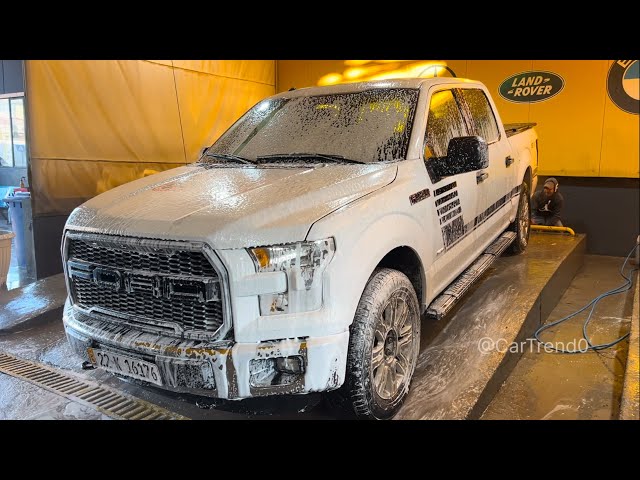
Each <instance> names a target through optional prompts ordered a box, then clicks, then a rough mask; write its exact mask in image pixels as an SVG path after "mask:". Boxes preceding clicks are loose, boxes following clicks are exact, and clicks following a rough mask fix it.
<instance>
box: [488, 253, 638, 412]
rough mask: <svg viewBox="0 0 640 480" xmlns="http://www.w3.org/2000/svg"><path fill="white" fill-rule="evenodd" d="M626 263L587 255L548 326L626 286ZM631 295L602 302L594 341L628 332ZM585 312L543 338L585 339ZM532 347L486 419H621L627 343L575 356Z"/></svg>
mask: <svg viewBox="0 0 640 480" xmlns="http://www.w3.org/2000/svg"><path fill="white" fill-rule="evenodd" d="M623 261H624V258H619V257H607V256H598V255H586V256H585V260H584V265H583V267H582V269H581V270H580V271H579V272H578V274H577V275H576V277H575V278H574V280H573V282H572V283H571V285H570V286H569V288H568V289H567V290H566V292H565V294H564V295H563V296H562V298H561V300H560V302H559V303H558V305H557V306H556V308H555V309H554V310H553V311H552V312H551V314H550V315H549V318H548V320H547V322H546V323H551V322H553V321H555V320H559V319H560V318H562V317H564V316H566V315H569V314H570V313H572V312H574V311H576V310H578V309H579V308H580V307H582V306H583V305H585V304H587V303H589V302H590V301H591V300H592V299H593V298H594V297H596V296H597V295H599V294H601V293H604V292H605V291H607V290H610V289H612V288H615V287H618V286H620V285H622V284H623V282H624V279H623V278H622V276H620V274H619V270H620V267H621V266H622V263H623ZM627 272H628V270H627ZM627 275H628V273H627ZM636 281H637V278H636ZM633 292H634V289H633V288H632V289H631V290H629V291H628V292H625V293H623V294H620V295H614V296H611V297H607V298H605V299H603V300H602V301H600V302H599V303H598V306H597V307H596V310H595V312H594V314H593V317H592V321H591V323H590V324H589V330H588V332H589V334H590V337H591V341H592V343H594V344H596V343H606V342H609V341H612V340H614V339H616V338H618V337H620V336H622V335H624V334H625V333H627V332H628V331H629V328H630V322H631V313H632V307H633ZM587 314H588V310H587V311H585V312H583V313H581V314H580V315H578V316H576V317H574V318H572V319H570V320H568V321H567V322H565V323H562V324H560V325H558V326H556V327H553V328H551V329H549V330H546V331H545V332H543V333H542V335H541V338H542V339H543V340H546V341H548V342H550V343H555V342H563V343H565V344H566V343H568V342H570V341H571V340H573V339H577V340H579V339H581V338H582V324H583V321H584V319H585V318H586V315H587ZM531 345H532V346H531V347H530V346H529V345H527V346H526V348H525V353H523V355H522V357H521V359H520V361H519V362H518V364H517V366H516V367H515V369H514V370H513V371H512V372H511V375H510V376H509V378H508V379H507V381H506V382H505V383H504V384H503V386H502V388H501V389H500V391H499V392H498V394H497V395H496V396H495V398H494V399H493V401H492V402H491V404H490V405H489V407H488V408H487V410H486V411H485V413H484V415H483V416H482V419H486V420H491V419H527V420H529V419H536V420H537V419H541V420H555V419H592V420H596V419H599V420H608V419H617V418H618V412H619V408H620V397H621V394H622V383H623V377H624V369H625V364H626V358H627V349H628V341H627V340H625V341H623V342H621V343H619V344H618V345H617V346H616V347H614V348H611V349H607V350H603V351H600V352H589V353H586V354H577V355H566V354H554V353H545V352H544V351H543V350H542V351H540V352H538V345H537V344H535V343H532V344H531ZM568 348H571V347H568Z"/></svg>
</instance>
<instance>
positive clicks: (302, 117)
mask: <svg viewBox="0 0 640 480" xmlns="http://www.w3.org/2000/svg"><path fill="white" fill-rule="evenodd" d="M532 126H533V124H517V125H506V126H504V125H503V124H502V123H501V120H500V116H499V115H498V112H497V110H496V108H495V105H494V103H493V101H492V99H491V96H490V94H489V92H488V91H487V89H486V87H485V86H484V85H483V84H481V83H479V82H476V81H470V80H464V79H458V78H435V79H434V78H431V79H424V78H419V79H401V80H393V81H376V82H367V83H358V84H347V85H336V86H330V87H318V88H305V89H300V90H293V91H289V92H286V93H281V94H279V95H275V96H273V97H270V98H267V99H265V100H263V101H261V102H260V103H258V104H257V105H256V106H254V107H253V108H252V109H251V110H249V111H248V112H247V113H246V114H245V115H244V116H243V117H242V118H240V119H239V120H238V121H237V122H236V123H235V124H234V125H233V126H232V127H231V128H229V130H228V131H227V132H226V133H224V134H223V135H222V136H221V137H220V138H219V139H218V140H217V141H216V142H215V143H214V144H213V145H212V146H211V147H209V148H207V149H206V150H205V151H204V152H203V154H202V156H201V158H200V159H199V160H198V161H197V162H195V163H194V164H191V165H189V166H185V167H180V168H176V169H173V170H168V171H165V172H162V173H158V174H156V175H152V176H149V177H146V178H142V179H140V180H136V181H134V182H131V183H128V184H126V185H122V186H120V187H117V188H114V189H112V190H110V191H108V192H106V193H103V194H101V195H99V196H97V197H95V198H93V199H91V200H89V201H88V202H86V203H84V204H83V205H81V206H80V207H78V208H77V209H75V210H74V211H73V213H72V214H71V216H70V217H69V219H68V221H67V224H66V227H65V231H64V236H63V242H62V257H63V263H64V269H65V276H66V282H67V288H68V293H69V296H68V300H67V303H66V306H65V310H64V326H65V329H66V333H67V337H68V340H69V342H70V344H71V345H72V347H73V349H74V351H75V352H76V353H77V354H78V355H80V356H82V357H83V359H84V360H85V361H86V362H91V363H92V364H93V365H94V366H96V367H98V368H104V369H106V370H109V371H111V372H113V373H115V374H116V375H118V376H121V377H127V378H133V379H137V380H141V381H143V382H148V383H150V384H154V385H157V386H160V387H162V388H164V389H168V390H172V391H179V392H189V393H194V394H198V395H206V396H210V397H217V398H224V399H242V398H247V397H255V396H261V395H273V394H291V393H296V394H302V393H307V392H317V391H331V390H338V392H339V393H340V394H342V395H343V396H344V397H346V398H348V399H349V400H350V402H351V405H352V406H353V409H354V411H355V413H356V414H357V415H358V416H360V417H365V418H378V419H382V418H389V417H391V416H393V415H394V414H395V412H396V411H397V410H398V409H399V408H400V406H401V405H402V402H403V400H404V399H405V397H406V395H407V393H408V391H409V385H410V382H411V377H412V374H413V371H414V368H415V365H416V359H417V356H418V352H419V348H420V345H419V344H420V321H421V316H422V315H423V314H424V316H425V317H432V318H440V317H442V316H443V315H444V314H445V313H446V312H447V311H448V309H449V308H450V307H451V305H453V303H455V301H457V300H458V299H459V298H460V296H461V295H462V294H463V293H464V290H466V288H467V286H468V284H469V283H470V282H471V281H472V280H473V279H474V278H475V277H477V276H479V275H480V273H481V272H482V271H483V270H484V269H485V268H486V267H487V266H488V265H489V264H490V263H491V261H492V260H493V259H494V258H495V257H496V256H497V255H499V254H500V253H501V252H502V251H503V250H504V249H505V248H506V247H508V246H509V245H510V246H511V249H512V250H513V251H514V252H516V253H519V252H522V251H523V250H524V249H525V247H526V246H527V241H528V236H529V196H530V192H531V191H533V190H534V188H535V184H536V169H537V140H536V134H535V131H534V130H533V128H532ZM86 365H87V366H89V364H88V363H87V364H86Z"/></svg>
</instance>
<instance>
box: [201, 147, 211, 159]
mask: <svg viewBox="0 0 640 480" xmlns="http://www.w3.org/2000/svg"><path fill="white" fill-rule="evenodd" d="M210 146H211V145H207V146H206V147H202V150H200V156H203V155H204V152H206V151H207V150H209V147H210Z"/></svg>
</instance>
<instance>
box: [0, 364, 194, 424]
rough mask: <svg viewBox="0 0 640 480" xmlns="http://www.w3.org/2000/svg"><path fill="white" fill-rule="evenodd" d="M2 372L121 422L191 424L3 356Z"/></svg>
mask: <svg viewBox="0 0 640 480" xmlns="http://www.w3.org/2000/svg"><path fill="white" fill-rule="evenodd" d="M0 372H2V373H6V374H7V375H11V376H12V377H16V378H19V379H22V380H26V381H28V382H30V383H33V384H34V385H37V386H39V387H42V388H45V389H47V390H49V391H50V392H53V393H56V394H58V395H61V396H63V397H66V398H68V399H69V400H73V401H74V402H78V403H81V404H83V405H87V406H89V407H91V408H94V409H96V410H98V411H100V412H102V413H104V414H105V415H107V416H109V417H111V418H116V419H122V420H189V419H188V418H187V417H183V416H182V415H178V414H176V413H173V412H170V411H169V410H165V409H164V408H161V407H158V406H156V405H153V404H152V403H149V402H145V401H144V400H139V399H137V398H135V397H132V396H130V395H126V394H123V393H121V392H118V391H116V390H112V389H110V388H108V387H103V386H100V385H98V384H96V383H93V382H89V381H87V380H78V379H76V378H73V377H71V376H70V375H66V374H64V373H60V372H58V371H56V370H54V369H52V368H49V367H46V366H44V365H41V364H39V363H35V362H31V361H28V360H22V359H20V358H16V357H14V356H12V355H8V354H6V353H1V352H0Z"/></svg>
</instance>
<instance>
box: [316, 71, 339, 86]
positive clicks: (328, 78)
mask: <svg viewBox="0 0 640 480" xmlns="http://www.w3.org/2000/svg"><path fill="white" fill-rule="evenodd" d="M341 81H342V75H340V74H339V73H327V74H326V75H325V76H323V77H321V78H320V80H318V85H319V86H321V87H324V86H326V85H335V84H336V83H340V82H341Z"/></svg>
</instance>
